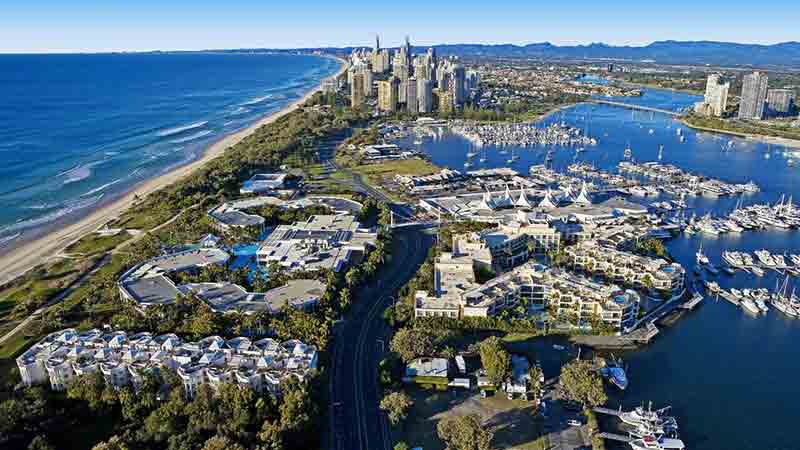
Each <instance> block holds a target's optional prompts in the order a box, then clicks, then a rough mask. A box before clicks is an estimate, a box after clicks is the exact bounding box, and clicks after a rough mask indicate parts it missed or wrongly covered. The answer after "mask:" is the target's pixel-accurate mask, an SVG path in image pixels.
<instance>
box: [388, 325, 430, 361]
mask: <svg viewBox="0 0 800 450" xmlns="http://www.w3.org/2000/svg"><path fill="white" fill-rule="evenodd" d="M390 347H391V349H392V351H393V352H395V353H397V354H398V355H400V359H402V360H403V361H404V362H409V361H411V360H413V359H415V358H419V357H420V356H430V355H432V354H433V353H434V352H435V351H436V347H435V345H434V342H433V337H432V336H431V334H430V333H428V332H426V331H425V330H420V329H417V328H403V329H401V330H400V331H398V332H397V333H395V335H394V337H392V342H391V344H390Z"/></svg>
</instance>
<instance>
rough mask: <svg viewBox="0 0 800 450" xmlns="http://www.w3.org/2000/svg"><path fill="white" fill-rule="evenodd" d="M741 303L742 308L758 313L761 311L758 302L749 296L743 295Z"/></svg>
mask: <svg viewBox="0 0 800 450" xmlns="http://www.w3.org/2000/svg"><path fill="white" fill-rule="evenodd" d="M740 304H741V305H742V308H743V309H744V310H745V311H747V312H749V313H753V314H758V313H760V312H761V309H760V308H759V307H758V306H756V303H755V302H754V301H753V300H751V299H750V298H748V297H743V298H742V302H741V303H740Z"/></svg>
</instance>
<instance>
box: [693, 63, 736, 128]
mask: <svg viewBox="0 0 800 450" xmlns="http://www.w3.org/2000/svg"><path fill="white" fill-rule="evenodd" d="M730 86H731V84H730V83H722V82H721V81H720V75H719V74H717V73H713V74H711V75H709V76H708V80H706V93H705V97H704V98H703V101H702V102H700V103H697V104H695V106H694V110H695V112H696V113H698V114H703V115H706V116H716V117H720V116H722V114H723V113H724V112H725V108H727V106H728V90H729V88H730Z"/></svg>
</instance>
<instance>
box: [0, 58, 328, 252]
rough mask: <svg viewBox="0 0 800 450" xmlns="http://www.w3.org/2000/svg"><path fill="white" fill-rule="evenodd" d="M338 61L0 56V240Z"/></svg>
mask: <svg viewBox="0 0 800 450" xmlns="http://www.w3.org/2000/svg"><path fill="white" fill-rule="evenodd" d="M338 68H339V63H338V62H337V61H335V60H333V59H331V58H324V57H318V56H310V55H285V54H266V53H213V52H209V53H147V54H87V55H0V179H1V180H2V183H0V251H2V250H7V249H8V248H10V247H11V246H13V245H14V244H15V243H17V242H19V241H22V240H25V239H26V238H31V237H34V236H36V235H40V234H42V233H44V232H46V231H48V230H50V229H52V228H54V227H57V226H60V225H62V224H64V223H66V222H68V221H73V220H76V219H79V218H80V217H83V216H84V215H86V214H87V213H88V212H90V211H92V210H93V208H96V207H98V206H100V205H102V204H105V203H107V202H109V201H111V200H113V199H116V198H119V197H120V196H122V195H124V194H125V193H126V192H129V191H130V190H131V189H132V188H133V187H134V186H135V185H137V184H138V183H141V182H142V181H145V180H147V179H150V178H152V177H155V176H158V175H160V174H163V173H165V172H167V171H169V170H171V169H173V168H175V167H178V166H181V165H184V164H187V163H189V162H191V161H193V160H196V159H198V158H199V157H201V156H202V153H203V151H204V149H206V148H207V147H208V146H209V145H210V144H211V143H213V142H214V141H216V140H219V139H220V138H222V137H224V136H226V135H228V134H230V133H233V132H235V131H238V130H241V129H243V128H246V127H247V126H249V125H251V124H253V123H254V122H256V121H257V120H258V119H260V118H262V117H264V116H265V115H268V114H270V113H272V112H275V111H277V110H280V109H282V108H283V107H285V106H287V105H289V104H290V103H292V102H293V101H295V100H298V99H300V98H301V97H302V96H303V95H305V94H306V93H307V92H308V91H310V90H311V89H313V88H314V87H315V86H317V85H318V84H319V83H320V81H321V80H322V79H324V78H326V77H328V76H330V75H332V74H334V73H335V72H336V71H337V70H338ZM3 247H5V249H4V248H3Z"/></svg>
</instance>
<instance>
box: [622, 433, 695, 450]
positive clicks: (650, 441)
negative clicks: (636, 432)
mask: <svg viewBox="0 0 800 450" xmlns="http://www.w3.org/2000/svg"><path fill="white" fill-rule="evenodd" d="M630 446H631V448H632V449H633V450H683V449H685V448H686V446H685V445H684V444H683V441H682V440H680V439H673V438H667V437H660V438H656V437H654V436H645V437H643V438H640V439H634V440H632V441H631V442H630Z"/></svg>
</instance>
